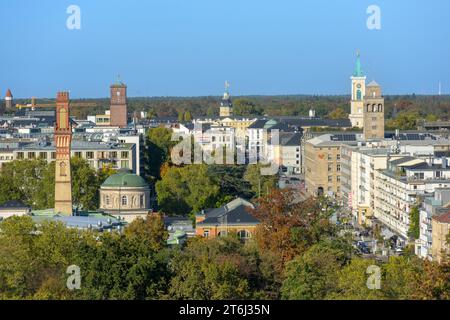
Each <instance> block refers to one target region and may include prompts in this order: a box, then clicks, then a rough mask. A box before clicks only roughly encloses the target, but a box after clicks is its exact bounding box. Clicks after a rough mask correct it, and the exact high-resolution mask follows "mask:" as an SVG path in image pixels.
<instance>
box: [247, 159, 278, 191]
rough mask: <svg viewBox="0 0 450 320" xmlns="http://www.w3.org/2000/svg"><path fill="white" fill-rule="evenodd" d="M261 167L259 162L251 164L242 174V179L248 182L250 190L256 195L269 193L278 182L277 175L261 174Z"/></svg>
mask: <svg viewBox="0 0 450 320" xmlns="http://www.w3.org/2000/svg"><path fill="white" fill-rule="evenodd" d="M263 167H264V166H262V165H261V164H251V165H249V166H248V167H247V170H246V171H245V174H244V180H245V181H247V182H248V183H250V186H251V191H252V192H253V193H254V194H255V195H256V197H260V196H261V195H267V194H269V193H270V191H271V190H272V189H273V188H275V187H276V186H277V182H278V179H277V175H262V174H261V169H262V168H263Z"/></svg>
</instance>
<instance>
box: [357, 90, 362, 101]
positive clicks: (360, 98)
mask: <svg viewBox="0 0 450 320" xmlns="http://www.w3.org/2000/svg"><path fill="white" fill-rule="evenodd" d="M356 100H362V93H361V90H357V91H356Z"/></svg>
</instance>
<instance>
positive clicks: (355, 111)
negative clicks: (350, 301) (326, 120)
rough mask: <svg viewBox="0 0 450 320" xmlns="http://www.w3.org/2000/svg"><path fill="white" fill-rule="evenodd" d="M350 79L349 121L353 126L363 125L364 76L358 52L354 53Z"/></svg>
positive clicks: (359, 126) (360, 126)
mask: <svg viewBox="0 0 450 320" xmlns="http://www.w3.org/2000/svg"><path fill="white" fill-rule="evenodd" d="M351 80H352V99H351V102H350V110H351V111H350V116H349V118H350V122H351V123H352V126H353V127H357V128H362V127H363V106H364V101H363V99H364V96H365V95H366V76H365V75H364V72H363V71H362V68H361V59H360V54H359V52H358V53H357V55H356V65H355V71H354V72H353V75H352V77H351Z"/></svg>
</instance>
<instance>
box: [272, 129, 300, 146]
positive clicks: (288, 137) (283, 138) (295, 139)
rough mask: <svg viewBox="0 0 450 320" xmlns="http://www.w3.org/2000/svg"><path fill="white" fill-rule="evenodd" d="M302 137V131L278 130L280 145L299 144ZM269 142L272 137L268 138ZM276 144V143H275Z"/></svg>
mask: <svg viewBox="0 0 450 320" xmlns="http://www.w3.org/2000/svg"><path fill="white" fill-rule="evenodd" d="M301 139H302V133H300V132H280V134H279V141H278V142H279V144H280V145H282V146H286V147H289V146H300V144H301ZM269 143H272V139H271V138H269ZM277 145H278V144H277Z"/></svg>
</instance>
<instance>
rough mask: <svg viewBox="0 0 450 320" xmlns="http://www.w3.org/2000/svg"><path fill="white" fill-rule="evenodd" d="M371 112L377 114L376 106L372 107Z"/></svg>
mask: <svg viewBox="0 0 450 320" xmlns="http://www.w3.org/2000/svg"><path fill="white" fill-rule="evenodd" d="M372 112H377V105H376V104H373V105H372Z"/></svg>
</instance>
